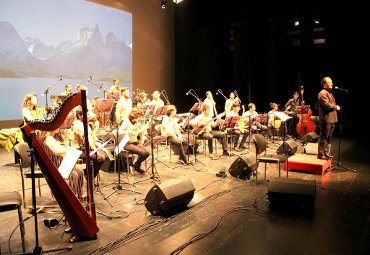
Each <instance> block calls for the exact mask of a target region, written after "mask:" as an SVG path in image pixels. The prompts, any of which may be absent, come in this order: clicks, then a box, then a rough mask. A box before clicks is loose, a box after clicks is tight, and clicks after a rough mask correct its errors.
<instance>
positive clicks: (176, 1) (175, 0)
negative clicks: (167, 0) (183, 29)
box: [173, 0, 182, 4]
mask: <svg viewBox="0 0 370 255" xmlns="http://www.w3.org/2000/svg"><path fill="white" fill-rule="evenodd" d="M173 2H174V3H175V4H178V3H180V2H182V0H173Z"/></svg>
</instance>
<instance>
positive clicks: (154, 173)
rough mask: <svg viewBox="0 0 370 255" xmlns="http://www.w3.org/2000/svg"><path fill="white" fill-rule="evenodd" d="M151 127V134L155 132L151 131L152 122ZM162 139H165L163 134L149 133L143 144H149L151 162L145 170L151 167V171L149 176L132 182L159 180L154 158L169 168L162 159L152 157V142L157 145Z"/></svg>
mask: <svg viewBox="0 0 370 255" xmlns="http://www.w3.org/2000/svg"><path fill="white" fill-rule="evenodd" d="M151 129H152V131H151V134H153V133H154V132H155V131H153V129H154V125H153V124H152V125H151ZM164 140H166V137H165V136H153V135H150V136H149V140H147V141H146V142H145V143H144V146H148V145H149V144H150V148H151V164H150V166H149V167H148V168H147V169H146V171H148V169H149V168H151V169H152V173H151V175H150V177H149V178H145V179H142V180H139V181H136V182H133V184H136V183H139V182H144V181H147V180H149V179H152V180H155V181H159V182H160V177H159V174H158V172H157V168H156V167H155V163H154V160H157V161H158V162H159V163H162V164H163V165H165V166H167V167H168V168H171V167H170V166H169V165H167V164H166V163H164V162H163V161H161V160H159V159H157V158H155V157H154V144H156V145H158V144H159V143H161V142H163V141H164Z"/></svg>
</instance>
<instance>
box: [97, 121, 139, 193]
mask: <svg viewBox="0 0 370 255" xmlns="http://www.w3.org/2000/svg"><path fill="white" fill-rule="evenodd" d="M128 140H129V135H125V136H124V137H123V138H122V140H121V141H120V142H119V143H118V127H117V132H116V137H115V139H114V141H115V143H114V153H113V157H114V172H116V173H117V174H118V182H112V183H111V184H117V186H114V187H113V192H111V193H110V194H109V195H108V196H106V197H104V199H105V200H106V199H108V198H109V197H110V196H112V195H113V194H114V193H116V192H117V191H119V190H125V191H131V192H134V193H137V194H142V193H141V192H139V191H136V190H133V189H126V188H124V187H122V182H121V171H120V164H118V162H117V160H118V155H119V153H120V152H121V151H122V150H123V148H124V147H125V145H126V143H127V142H128ZM128 173H129V167H128V168H127V175H128ZM123 184H129V185H132V186H134V184H131V183H128V182H123Z"/></svg>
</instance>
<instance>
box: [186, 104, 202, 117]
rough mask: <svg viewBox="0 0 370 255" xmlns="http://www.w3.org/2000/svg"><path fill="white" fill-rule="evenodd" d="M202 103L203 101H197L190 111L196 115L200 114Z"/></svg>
mask: <svg viewBox="0 0 370 255" xmlns="http://www.w3.org/2000/svg"><path fill="white" fill-rule="evenodd" d="M202 105H203V102H197V103H195V104H194V105H193V106H192V107H191V108H190V111H189V112H191V113H193V114H195V115H199V114H200V110H201V108H202Z"/></svg>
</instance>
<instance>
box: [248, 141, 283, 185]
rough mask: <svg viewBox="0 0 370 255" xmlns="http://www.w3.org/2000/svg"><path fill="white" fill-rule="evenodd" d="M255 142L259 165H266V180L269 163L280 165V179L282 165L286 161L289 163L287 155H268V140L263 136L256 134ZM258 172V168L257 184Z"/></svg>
mask: <svg viewBox="0 0 370 255" xmlns="http://www.w3.org/2000/svg"><path fill="white" fill-rule="evenodd" d="M253 142H254V145H255V147H256V161H257V164H258V163H259V162H262V163H265V179H266V166H267V163H270V164H278V166H279V177H280V169H281V164H284V162H285V161H287V158H288V157H287V156H285V155H280V154H267V153H266V148H267V144H266V140H265V137H264V136H263V135H261V134H255V135H253ZM262 153H264V154H262ZM257 172H258V168H257V170H256V184H257Z"/></svg>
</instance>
